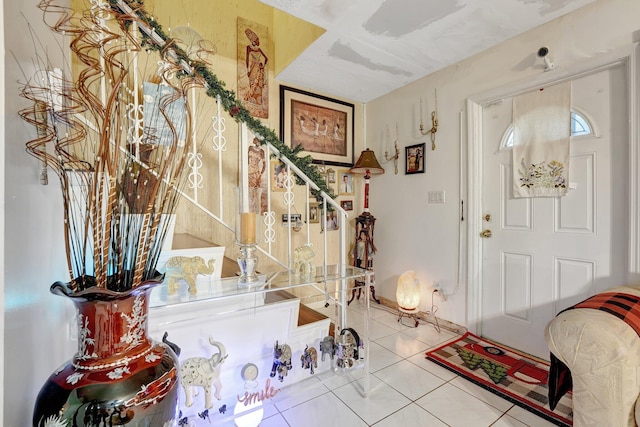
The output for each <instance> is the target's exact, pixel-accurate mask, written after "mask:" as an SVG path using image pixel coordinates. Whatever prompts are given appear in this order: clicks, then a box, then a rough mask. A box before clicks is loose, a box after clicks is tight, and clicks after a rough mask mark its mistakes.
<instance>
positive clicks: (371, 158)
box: [351, 148, 384, 175]
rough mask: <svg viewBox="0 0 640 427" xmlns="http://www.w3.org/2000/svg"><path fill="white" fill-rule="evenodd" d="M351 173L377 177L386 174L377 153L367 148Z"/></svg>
mask: <svg viewBox="0 0 640 427" xmlns="http://www.w3.org/2000/svg"><path fill="white" fill-rule="evenodd" d="M351 172H352V173H359V174H363V175H364V174H366V173H367V172H368V173H369V174H371V175H376V174H382V173H384V169H383V168H382V166H380V163H378V159H376V153H374V152H373V151H372V150H370V149H368V148H367V149H366V150H364V151H363V152H362V153H360V158H358V161H357V162H356V164H355V165H353V167H352V168H351Z"/></svg>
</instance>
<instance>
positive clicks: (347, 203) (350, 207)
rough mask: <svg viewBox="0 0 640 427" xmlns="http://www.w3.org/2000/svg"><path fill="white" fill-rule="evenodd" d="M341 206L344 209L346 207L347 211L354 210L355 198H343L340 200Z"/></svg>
mask: <svg viewBox="0 0 640 427" xmlns="http://www.w3.org/2000/svg"><path fill="white" fill-rule="evenodd" d="M340 207H341V208H342V209H344V210H345V211H352V210H353V200H341V201H340Z"/></svg>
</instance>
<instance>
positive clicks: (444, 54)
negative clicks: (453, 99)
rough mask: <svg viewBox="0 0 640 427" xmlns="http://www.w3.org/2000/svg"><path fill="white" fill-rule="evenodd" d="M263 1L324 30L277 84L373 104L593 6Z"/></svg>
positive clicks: (502, 0) (452, 0) (583, 0)
mask: <svg viewBox="0 0 640 427" xmlns="http://www.w3.org/2000/svg"><path fill="white" fill-rule="evenodd" d="M260 1H262V2H263V3H265V4H268V5H271V6H273V7H275V8H278V9H280V10H282V11H284V12H287V13H289V14H291V15H294V16H296V17H298V18H300V19H303V20H305V21H308V22H310V23H312V24H315V25H317V26H319V27H322V28H324V29H326V32H325V33H324V34H323V35H322V36H320V37H319V38H318V39H317V40H316V41H315V42H314V43H312V44H311V45H310V46H309V47H308V48H307V49H306V50H305V51H304V52H303V53H302V54H301V55H300V56H299V57H297V58H296V59H295V60H294V61H293V62H292V63H291V64H290V65H289V66H287V67H286V68H285V69H284V70H283V71H282V72H281V73H280V74H279V75H278V76H277V77H278V79H279V80H282V81H284V82H287V83H289V84H295V85H300V86H303V87H306V88H309V89H314V90H318V91H322V92H326V93H328V94H331V95H334V96H339V97H343V98H347V99H350V100H354V101H360V102H368V101H371V100H373V99H375V98H378V97H380V96H382V95H384V94H386V93H389V92H391V91H393V90H394V89H396V88H398V87H401V86H404V85H406V84H408V83H411V82H413V81H415V80H417V79H419V78H421V77H424V76H426V75H428V74H431V73H433V72H435V71H437V70H439V69H441V68H444V67H446V66H448V65H451V64H454V63H456V62H459V61H461V60H463V59H465V58H468V57H470V56H472V55H475V54H476V53H479V52H482V51H483V50H486V49H488V48H490V47H492V46H495V45H497V44H499V43H500V42H502V41H504V40H507V39H509V38H511V37H513V36H515V35H518V34H520V33H523V32H525V31H528V30H530V29H532V28H535V27H537V26H539V25H542V24H544V23H546V22H548V21H550V20H552V19H555V18H557V17H559V16H562V15H564V14H566V13H569V12H571V11H573V10H575V9H578V8H580V7H582V6H584V5H586V4H589V3H592V2H593V1H594V0H457V1H456V0H260ZM292 36H293V35H292Z"/></svg>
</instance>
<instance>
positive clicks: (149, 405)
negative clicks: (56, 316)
mask: <svg viewBox="0 0 640 427" xmlns="http://www.w3.org/2000/svg"><path fill="white" fill-rule="evenodd" d="M159 283H160V282H157V281H149V282H145V283H144V284H142V285H140V286H138V287H136V288H133V289H131V290H129V291H124V292H115V291H111V290H107V289H104V288H98V287H95V286H93V287H90V288H87V289H86V290H83V291H76V292H74V291H72V290H71V288H70V286H69V285H68V284H64V283H61V282H57V283H54V284H53V285H52V286H51V292H52V293H53V294H56V295H61V296H66V297H68V298H70V299H71V300H72V301H73V303H74V304H75V306H76V316H77V322H78V351H77V353H76V354H75V355H74V357H73V359H72V360H71V361H69V362H67V363H66V364H64V365H63V366H61V367H60V368H58V369H57V370H56V371H55V372H54V373H53V374H52V375H51V376H50V377H49V379H48V380H47V382H46V383H45V384H44V385H43V387H42V389H41V390H40V393H39V394H38V398H37V400H36V403H35V408H34V414H33V425H34V427H35V426H37V427H45V426H68V427H75V426H78V427H80V426H83V427H84V426H90V427H102V426H121V425H126V426H130V427H137V426H140V427H141V426H159V427H161V426H173V425H175V423H176V421H177V419H178V387H177V385H178V377H177V373H178V369H179V368H178V367H179V364H178V357H177V355H176V353H175V352H174V351H173V350H172V348H171V345H170V343H164V342H156V341H154V340H151V339H150V338H149V336H148V335H147V320H148V306H149V303H148V297H149V294H150V292H151V290H152V288H153V287H154V286H155V285H157V284H159ZM163 341H164V340H163Z"/></svg>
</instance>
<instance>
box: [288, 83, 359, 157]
mask: <svg viewBox="0 0 640 427" xmlns="http://www.w3.org/2000/svg"><path fill="white" fill-rule="evenodd" d="M353 112H354V106H353V104H349V103H347V102H343V101H339V100H337V99H332V98H328V97H326V96H321V95H315V94H313V93H310V92H306V91H303V90H299V89H294V88H291V87H287V86H280V138H282V141H283V142H284V143H285V144H286V145H288V146H289V147H291V148H294V147H297V146H299V145H301V146H302V152H301V153H300V154H301V155H302V156H304V155H310V156H311V157H312V158H313V163H320V164H328V165H336V166H347V167H351V166H353V155H354V154H353V127H354V117H353Z"/></svg>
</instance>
